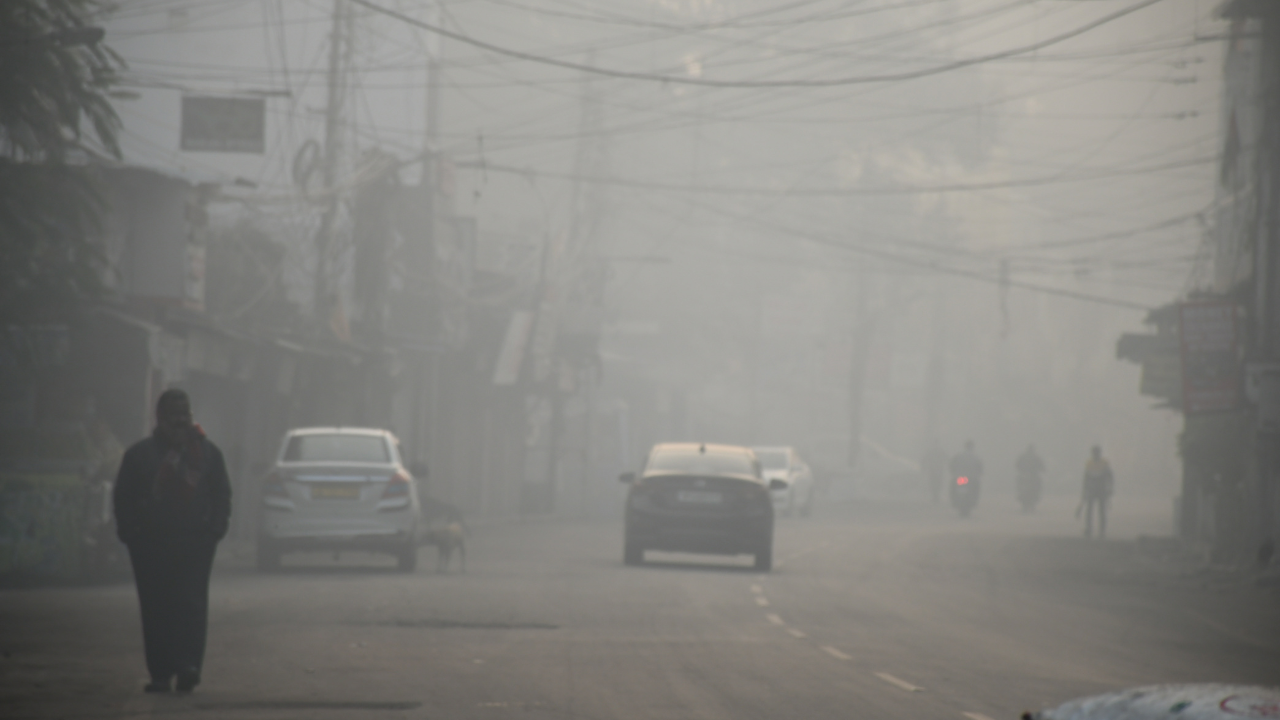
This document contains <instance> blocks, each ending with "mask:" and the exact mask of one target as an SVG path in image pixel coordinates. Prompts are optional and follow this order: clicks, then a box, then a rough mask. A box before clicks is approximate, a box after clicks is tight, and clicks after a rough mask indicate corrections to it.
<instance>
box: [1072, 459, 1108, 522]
mask: <svg viewBox="0 0 1280 720" xmlns="http://www.w3.org/2000/svg"><path fill="white" fill-rule="evenodd" d="M1114 489H1115V476H1113V475H1112V474H1111V465H1110V464H1109V463H1108V462H1107V461H1106V458H1104V457H1102V448H1101V447H1098V446H1097V445H1094V446H1093V456H1092V457H1090V458H1089V461H1088V462H1087V463H1085V466H1084V489H1083V491H1082V492H1081V495H1080V506H1079V507H1077V508H1076V517H1080V513H1081V511H1083V512H1084V536H1085V537H1093V511H1094V508H1097V510H1098V537H1106V536H1107V502H1108V501H1109V500H1110V499H1111V492H1112V491H1113V490H1114Z"/></svg>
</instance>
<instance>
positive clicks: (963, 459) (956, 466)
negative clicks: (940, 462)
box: [951, 440, 982, 502]
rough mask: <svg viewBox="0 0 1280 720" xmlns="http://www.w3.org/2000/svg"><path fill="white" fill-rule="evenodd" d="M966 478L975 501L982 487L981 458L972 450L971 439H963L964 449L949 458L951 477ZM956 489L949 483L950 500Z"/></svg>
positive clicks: (953, 484)
mask: <svg viewBox="0 0 1280 720" xmlns="http://www.w3.org/2000/svg"><path fill="white" fill-rule="evenodd" d="M961 477H964V478H968V479H969V485H970V487H971V488H972V492H973V495H974V498H975V501H976V498H977V496H978V493H979V491H980V490H981V489H982V460H981V459H980V458H979V457H978V454H977V453H976V452H974V450H973V441H972V440H965V441H964V450H962V451H960V452H959V453H956V455H955V457H953V458H951V479H952V480H955V479H956V478H961ZM955 491H956V485H955V483H952V484H951V492H952V501H953V502H954V500H955V498H954V494H955Z"/></svg>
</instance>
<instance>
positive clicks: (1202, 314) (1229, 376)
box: [1179, 301, 1243, 415]
mask: <svg viewBox="0 0 1280 720" xmlns="http://www.w3.org/2000/svg"><path fill="white" fill-rule="evenodd" d="M1179 328H1180V333H1179V336H1180V337H1179V342H1180V343H1181V349H1182V407H1183V411H1184V412H1185V413H1186V414H1187V415H1196V414H1199V413H1211V412H1224V411H1227V410H1235V409H1236V408H1238V407H1240V403H1241V388H1242V385H1243V377H1242V372H1241V366H1240V349H1239V344H1240V343H1239V340H1238V338H1237V326H1236V306H1235V304H1234V303H1230V302H1221V301H1207V302H1191V303H1186V304H1183V305H1182V306H1180V307H1179Z"/></svg>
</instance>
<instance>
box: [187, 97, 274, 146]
mask: <svg viewBox="0 0 1280 720" xmlns="http://www.w3.org/2000/svg"><path fill="white" fill-rule="evenodd" d="M266 117H267V106H266V101H265V100H263V98H244V97H198V96H187V97H184V98H182V142H181V147H182V149H183V150H187V151H193V152H231V153H258V154H262V153H263V152H264V151H265V150H266V125H267V121H266Z"/></svg>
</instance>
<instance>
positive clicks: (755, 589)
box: [751, 585, 764, 595]
mask: <svg viewBox="0 0 1280 720" xmlns="http://www.w3.org/2000/svg"><path fill="white" fill-rule="evenodd" d="M751 592H753V593H755V594H756V595H759V594H760V593H762V592H764V588H762V587H760V586H759V585H752V586H751Z"/></svg>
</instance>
